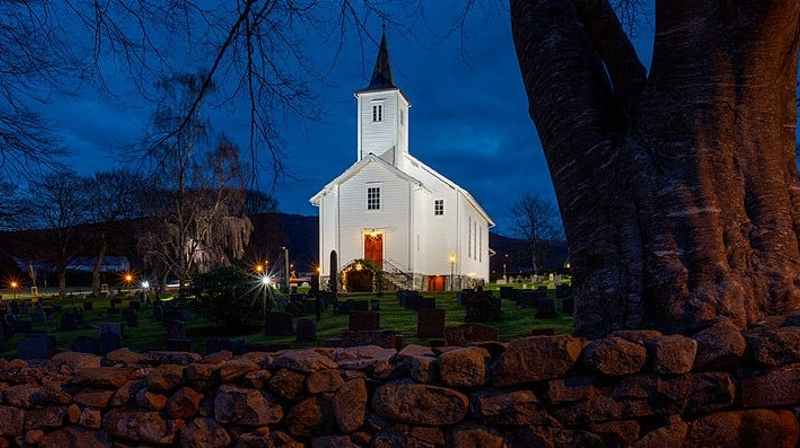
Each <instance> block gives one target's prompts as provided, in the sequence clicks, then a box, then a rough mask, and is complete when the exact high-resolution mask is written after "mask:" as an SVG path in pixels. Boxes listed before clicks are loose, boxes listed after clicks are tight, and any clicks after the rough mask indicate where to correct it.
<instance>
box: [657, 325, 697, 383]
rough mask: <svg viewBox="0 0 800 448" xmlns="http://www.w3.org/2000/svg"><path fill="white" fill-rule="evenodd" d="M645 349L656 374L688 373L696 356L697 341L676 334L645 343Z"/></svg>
mask: <svg viewBox="0 0 800 448" xmlns="http://www.w3.org/2000/svg"><path fill="white" fill-rule="evenodd" d="M646 348H647V351H648V353H649V354H650V358H651V359H652V363H653V370H654V371H656V372H657V373H663V374H675V375H680V374H683V373H689V372H691V371H692V367H693V366H694V358H695V356H696V355H697V341H695V340H694V339H692V338H687V337H686V336H681V335H678V334H674V335H669V336H661V337H658V338H655V339H652V340H650V341H648V342H647V344H646Z"/></svg>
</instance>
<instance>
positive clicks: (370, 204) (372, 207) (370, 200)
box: [367, 185, 381, 211]
mask: <svg viewBox="0 0 800 448" xmlns="http://www.w3.org/2000/svg"><path fill="white" fill-rule="evenodd" d="M380 209H381V186H380V185H367V211H378V210H380Z"/></svg>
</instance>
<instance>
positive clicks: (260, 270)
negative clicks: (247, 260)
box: [256, 264, 264, 272]
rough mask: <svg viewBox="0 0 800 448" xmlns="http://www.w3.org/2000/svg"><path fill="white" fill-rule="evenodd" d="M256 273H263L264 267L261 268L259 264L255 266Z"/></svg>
mask: <svg viewBox="0 0 800 448" xmlns="http://www.w3.org/2000/svg"><path fill="white" fill-rule="evenodd" d="M256 272H264V266H261V265H260V264H257V265H256Z"/></svg>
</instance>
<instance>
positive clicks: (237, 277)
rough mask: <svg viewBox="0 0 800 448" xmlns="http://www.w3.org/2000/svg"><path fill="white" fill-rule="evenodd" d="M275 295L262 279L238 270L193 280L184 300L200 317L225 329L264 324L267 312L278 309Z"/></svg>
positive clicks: (219, 271) (227, 269)
mask: <svg viewBox="0 0 800 448" xmlns="http://www.w3.org/2000/svg"><path fill="white" fill-rule="evenodd" d="M275 294H277V291H273V290H272V289H271V288H269V287H267V286H264V285H263V284H262V283H261V281H260V279H259V278H257V277H255V276H253V275H250V274H248V273H247V272H245V271H244V270H242V269H240V268H237V267H226V268H221V269H217V270H214V271H211V272H208V273H205V274H198V275H195V276H194V277H192V285H191V286H190V287H188V288H184V289H183V290H181V299H182V300H183V301H184V302H185V303H186V305H187V306H188V307H189V308H190V309H191V310H192V311H194V312H195V313H197V314H198V315H199V316H203V317H205V318H206V319H209V320H212V321H215V322H218V323H220V324H222V325H225V326H240V325H246V324H250V323H252V324H257V323H260V322H261V318H262V316H263V312H264V309H265V308H266V310H271V309H274V308H275Z"/></svg>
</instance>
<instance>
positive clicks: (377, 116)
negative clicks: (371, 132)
mask: <svg viewBox="0 0 800 448" xmlns="http://www.w3.org/2000/svg"><path fill="white" fill-rule="evenodd" d="M372 121H373V122H374V123H377V122H380V121H383V104H373V105H372Z"/></svg>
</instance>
